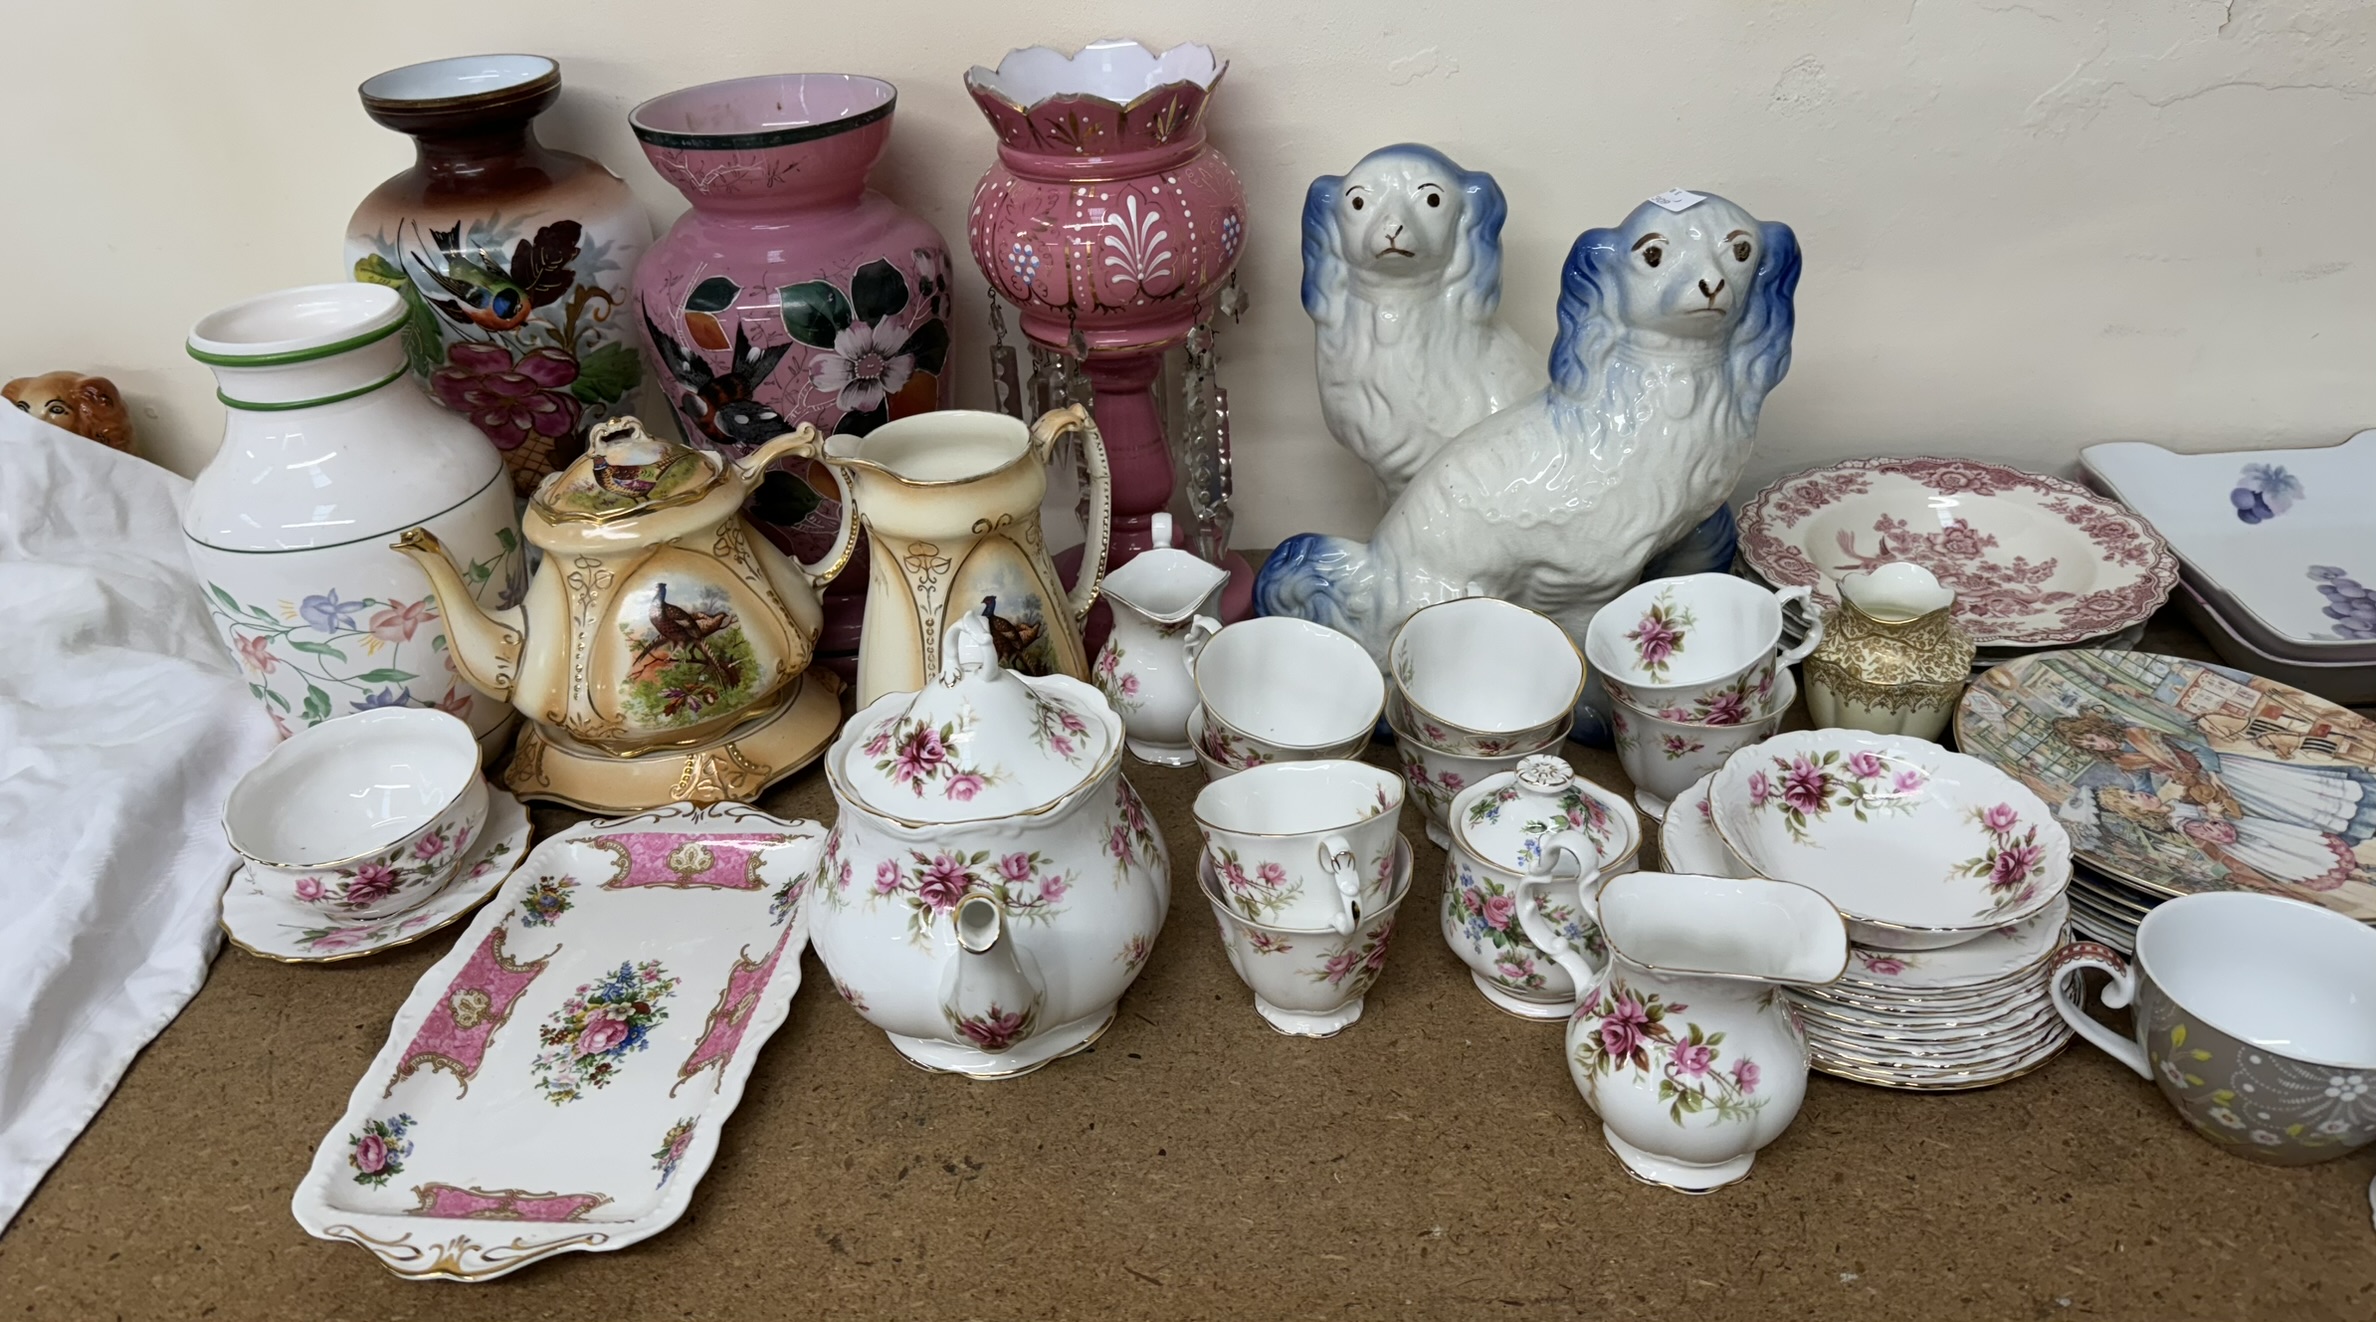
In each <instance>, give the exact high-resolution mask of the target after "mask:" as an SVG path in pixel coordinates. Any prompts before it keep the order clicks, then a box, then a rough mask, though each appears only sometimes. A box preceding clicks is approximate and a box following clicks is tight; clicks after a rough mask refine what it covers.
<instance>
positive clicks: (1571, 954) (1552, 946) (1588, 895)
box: [1517, 831, 1601, 1004]
mask: <svg viewBox="0 0 2376 1322" xmlns="http://www.w3.org/2000/svg"><path fill="white" fill-rule="evenodd" d="M1561 854H1566V855H1567V856H1569V857H1570V858H1573V859H1575V860H1576V865H1577V866H1578V867H1579V868H1581V869H1583V870H1582V871H1581V872H1580V873H1578V874H1577V877H1576V898H1577V899H1578V900H1579V901H1581V902H1582V903H1583V906H1584V911H1585V912H1586V913H1597V912H1598V909H1599V905H1598V903H1597V901H1598V900H1599V897H1600V883H1601V869H1600V848H1599V846H1597V845H1595V844H1594V843H1593V842H1592V837H1591V836H1588V835H1586V834H1584V833H1583V832H1582V831H1561V832H1559V833H1558V834H1556V835H1554V836H1552V837H1551V838H1550V839H1548V840H1546V841H1544V842H1543V858H1542V861H1541V862H1540V863H1537V864H1536V865H1535V866H1534V867H1532V868H1529V869H1527V872H1526V875H1525V876H1522V877H1520V878H1519V879H1518V887H1517V899H1518V928H1519V930H1520V931H1522V932H1524V933H1526V939H1527V940H1529V941H1532V942H1534V944H1535V948H1536V949H1538V950H1540V951H1542V952H1543V953H1544V954H1546V955H1549V956H1550V957H1551V962H1552V963H1554V964H1557V965H1559V967H1560V969H1561V971H1563V972H1565V973H1566V974H1567V975H1568V978H1569V979H1570V980H1571V981H1573V982H1574V983H1575V984H1576V1000H1577V1003H1578V1004H1581V1003H1582V1002H1583V999H1584V994H1585V989H1586V988H1588V987H1590V986H1591V985H1592V980H1593V978H1594V977H1595V976H1597V970H1595V969H1594V968H1593V967H1592V964H1591V962H1590V961H1589V960H1587V959H1586V958H1585V957H1584V953H1583V952H1582V951H1580V950H1577V949H1576V948H1575V947H1574V946H1572V945H1570V944H1568V939H1567V938H1566V937H1564V936H1561V935H1560V934H1559V933H1558V932H1555V931H1553V930H1552V928H1551V920H1550V918H1549V917H1547V916H1546V915H1545V914H1544V913H1543V911H1542V908H1541V906H1540V905H1539V904H1537V903H1536V898H1535V895H1534V893H1533V888H1535V887H1538V886H1548V885H1550V884H1551V883H1552V882H1553V881H1554V880H1557V879H1556V878H1554V877H1553V876H1552V875H1551V869H1552V868H1553V867H1555V866H1557V864H1558V860H1559V856H1560V855H1561Z"/></svg>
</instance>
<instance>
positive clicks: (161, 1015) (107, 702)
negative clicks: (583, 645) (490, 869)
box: [0, 407, 273, 1230]
mask: <svg viewBox="0 0 2376 1322" xmlns="http://www.w3.org/2000/svg"><path fill="white" fill-rule="evenodd" d="M189 492H190V484H189V483H188V482H187V481H184V480H183V479H181V478H179V477H176V476H174V475H173V474H171V473H168V472H166V471H165V470H164V469H161V468H158V467H155V466H154V465H151V464H149V463H146V462H144V461H142V460H139V459H134V458H132V457H130V456H128V455H122V454H118V453H116V452H115V451H112V450H109V449H107V448H106V447H105V446H102V445H99V444H96V443H94V442H91V441H86V440H84V439H82V438H81V437H79V436H74V435H71V434H69V433H67V432H64V431H61V430H58V429H57V428H54V427H51V426H48V425H46V424H44V423H40V422H36V421H34V420H33V419H32V418H30V417H27V416H26V415H25V414H23V413H20V412H19V411H17V410H16V409H13V408H5V407H0V986H5V987H6V989H7V993H6V995H4V996H0V1230H5V1228H6V1226H7V1224H8V1223H9V1222H10V1221H11V1220H13V1219H14V1218H15V1216H16V1213H17V1209H19V1208H20V1207H22V1206H23V1205H24V1203H25V1200H26V1199H27V1198H28V1197H30V1196H31V1195H32V1192H33V1188H34V1186H35V1185H37V1184H39V1183H40V1182H41V1177H42V1176H43V1174H45V1173H46V1172H47V1171H48V1170H49V1168H50V1166H51V1165H52V1164H53V1163H54V1162H56V1161H57V1159H58V1158H59V1156H60V1155H62V1154H63V1153H64V1152H65V1151H66V1148H67V1145H68V1144H70V1143H72V1142H73V1141H74V1138H75V1135H77V1134H80V1133H81V1132H82V1130H83V1127H84V1126H85V1125H87V1124H89V1123H90V1121H91V1117H92V1116H93V1115H95V1114H96V1113H97V1112H98V1110H99V1107H100V1104H101V1103H103V1102H105V1101H106V1100H107V1095H108V1094H109V1093H110V1092H112V1091H114V1089H115V1086H116V1082H117V1080H119V1079H121V1078H122V1077H123V1074H124V1070H125V1069H126V1068H127V1067H128V1066H130V1064H131V1063H132V1057H133V1056H134V1055H136V1054H138V1052H139V1051H140V1049H141V1047H143V1046H145V1045H147V1043H148V1042H149V1040H150V1039H151V1038H153V1037H155V1036H156V1035H157V1033H158V1032H159V1031H160V1030H162V1029H163V1028H164V1027H165V1025H166V1024H167V1023H170V1022H171V1021H172V1019H173V1017H174V1016H175V1015H176V1014H179V1013H180V1012H181V1008H182V1006H184V1005H186V1004H187V1003H188V1002H189V1000H190V997H191V996H193V995H195V994H196V993H197V991H198V987H199V985H200V984H201V983H203V982H204V981H205V979H206V969H207V964H208V961H209V960H210V959H211V958H212V957H213V955H214V951H215V945H216V940H217V935H218V933H217V931H216V927H215V918H216V914H217V912H218V909H219V905H220V900H221V892H222V887H223V881H224V878H225V876H226V875H227V874H228V873H229V871H230V867H231V862H232V854H231V850H230V847H229V846H228V845H227V844H226V843H225V842H224V839H223V833H222V827H221V819H222V807H223V799H224V796H225V795H227V794H228V793H229V792H230V789H231V786H232V784H233V782H235V781H236V780H237V779H238V778H239V776H240V775H241V773H243V772H244V771H246V770H247V769H248V768H249V767H251V766H253V765H254V764H255V763H256V761H257V760H258V759H260V758H262V757H263V755H264V754H265V752H266V751H267V750H268V749H269V748H270V747H271V746H272V742H273V732H272V726H271V724H270V722H268V721H267V720H266V719H265V717H264V715H263V713H262V711H261V710H259V709H258V708H257V706H256V704H255V702H254V701H253V699H251V698H250V697H249V696H248V693H247V686H246V684H245V682H244V681H243V680H241V678H240V677H239V674H238V671H237V669H236V668H235V667H234V665H233V664H232V661H231V658H230V656H229V654H228V653H227V652H226V651H225V649H224V648H223V645H222V644H221V643H220V642H219V641H217V639H216V637H215V633H214V629H213V627H212V625H211V624H210V623H209V621H208V618H207V614H206V608H205V605H204V603H203V602H202V600H201V599H200V596H199V589H198V586H197V583H196V581H195V580H194V579H193V577H192V576H191V573H190V568H189V560H188V557H187V556H186V555H185V554H184V553H183V551H182V533H181V510H182V506H183V503H184V502H185V501H187V500H188V499H189Z"/></svg>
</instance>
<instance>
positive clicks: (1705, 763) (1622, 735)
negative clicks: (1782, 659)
mask: <svg viewBox="0 0 2376 1322" xmlns="http://www.w3.org/2000/svg"><path fill="white" fill-rule="evenodd" d="M1797 700H1798V681H1797V680H1796V679H1793V678H1792V677H1791V674H1790V672H1789V671H1787V670H1785V671H1783V672H1782V673H1781V674H1780V675H1778V676H1776V677H1775V679H1774V688H1773V692H1772V693H1770V694H1769V695H1767V697H1766V699H1765V700H1764V701H1763V702H1762V703H1761V704H1760V705H1759V706H1757V707H1754V708H1752V709H1750V712H1749V714H1748V715H1747V717H1746V718H1745V719H1743V720H1741V721H1739V722H1727V723H1725V724H1722V725H1708V724H1701V723H1697V722H1692V721H1685V720H1676V719H1674V718H1672V717H1671V716H1669V715H1667V714H1665V713H1660V712H1646V711H1643V710H1642V709H1641V708H1639V707H1635V706H1633V705H1631V704H1630V703H1627V702H1625V701H1623V700H1617V701H1613V702H1611V703H1610V704H1609V722H1610V725H1611V726H1612V727H1613V728H1614V729H1615V730H1616V732H1617V760H1618V762H1619V763H1620V764H1621V765H1623V766H1624V767H1625V775H1626V778H1627V779H1628V780H1631V781H1632V782H1633V783H1634V803H1635V804H1636V805H1637V806H1639V807H1640V808H1641V810H1642V811H1643V812H1644V813H1647V814H1649V817H1650V820H1652V821H1654V822H1663V821H1665V820H1666V815H1667V805H1668V804H1670V803H1672V802H1674V799H1675V796H1676V795H1678V794H1681V793H1682V792H1684V791H1685V790H1687V789H1690V788H1691V787H1692V785H1693V784H1694V783H1696V782H1697V781H1698V780H1699V779H1700V777H1702V776H1705V775H1707V774H1709V773H1710V772H1713V771H1714V770H1716V768H1718V767H1720V766H1723V765H1724V759H1726V758H1728V757H1731V756H1732V755H1733V754H1735V753H1737V752H1739V751H1741V750H1742V749H1744V748H1747V747H1748V746H1749V745H1751V744H1755V743H1762V742H1763V741H1765V740H1766V739H1769V738H1771V737H1772V736H1773V735H1774V733H1775V732H1776V731H1778V730H1780V729H1781V728H1782V720H1783V718H1784V717H1785V716H1788V715H1789V714H1790V704H1791V703H1793V702H1795V701H1797Z"/></svg>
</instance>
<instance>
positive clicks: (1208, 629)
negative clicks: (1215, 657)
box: [1180, 615, 1221, 679]
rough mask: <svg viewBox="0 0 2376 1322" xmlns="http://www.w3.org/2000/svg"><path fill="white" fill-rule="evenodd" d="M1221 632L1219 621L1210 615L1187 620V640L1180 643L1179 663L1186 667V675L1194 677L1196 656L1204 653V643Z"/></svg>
mask: <svg viewBox="0 0 2376 1322" xmlns="http://www.w3.org/2000/svg"><path fill="white" fill-rule="evenodd" d="M1219 632H1221V621H1219V620H1216V619H1214V618H1213V617H1212V616H1210V615H1199V616H1197V617H1196V618H1194V619H1192V620H1190V621H1188V638H1187V641H1185V642H1183V643H1181V644H1180V664H1181V665H1184V666H1186V667H1188V677H1189V678H1190V679H1194V678H1195V677H1196V658H1198V657H1200V656H1203V655H1204V650H1205V644H1206V643H1209V642H1211V641H1213V635H1214V634H1217V633H1219Z"/></svg>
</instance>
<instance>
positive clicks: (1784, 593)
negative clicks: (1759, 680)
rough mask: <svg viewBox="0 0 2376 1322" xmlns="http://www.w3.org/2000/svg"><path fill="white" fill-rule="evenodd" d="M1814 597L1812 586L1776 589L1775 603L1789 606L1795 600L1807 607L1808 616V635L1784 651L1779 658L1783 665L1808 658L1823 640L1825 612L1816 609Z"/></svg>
mask: <svg viewBox="0 0 2376 1322" xmlns="http://www.w3.org/2000/svg"><path fill="white" fill-rule="evenodd" d="M1814 598H1815V589H1813V588H1810V587H1788V588H1776V589H1774V604H1775V605H1777V606H1787V605H1789V604H1790V603H1792V602H1794V601H1795V602H1797V603H1798V604H1799V605H1800V606H1802V607H1804V608H1805V614H1806V617H1807V636H1806V637H1804V638H1801V639H1799V645H1798V646H1796V647H1792V648H1787V649H1785V650H1784V651H1783V653H1782V655H1781V656H1780V657H1779V658H1778V660H1779V662H1780V664H1782V665H1786V666H1795V665H1797V664H1798V663H1799V662H1801V661H1804V660H1806V659H1807V655H1808V654H1809V653H1811V652H1813V651H1814V650H1815V648H1816V646H1817V645H1818V644H1820V643H1822V642H1823V613H1822V612H1821V611H1818V610H1816V609H1815V602H1814Z"/></svg>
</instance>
